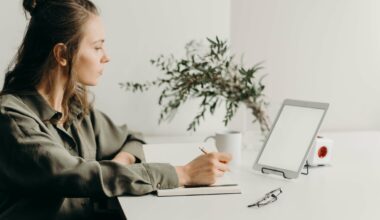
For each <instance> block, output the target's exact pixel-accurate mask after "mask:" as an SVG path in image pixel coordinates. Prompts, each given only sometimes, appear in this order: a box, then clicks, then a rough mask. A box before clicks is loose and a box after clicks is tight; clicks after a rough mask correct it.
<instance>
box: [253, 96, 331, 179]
mask: <svg viewBox="0 0 380 220" xmlns="http://www.w3.org/2000/svg"><path fill="white" fill-rule="evenodd" d="M328 107H329V104H328V103H319V102H308V101H300V100H291V99H286V100H285V101H284V102H283V104H282V106H281V109H280V111H279V112H278V114H277V117H276V120H275V121H274V123H273V126H272V129H271V131H270V133H269V135H268V136H267V138H266V141H265V143H264V146H263V148H262V149H261V151H260V153H259V155H258V157H257V159H256V161H255V164H254V165H253V168H254V169H255V170H258V171H260V172H263V173H273V174H278V175H282V176H283V177H285V178H289V179H293V178H297V177H298V175H299V174H300V172H301V170H302V169H303V167H304V164H305V160H306V158H307V156H308V154H309V152H310V149H311V147H312V145H313V142H314V140H315V138H316V135H317V132H318V130H319V127H320V126H321V123H322V121H323V118H324V117H325V114H326V111H327V109H328Z"/></svg>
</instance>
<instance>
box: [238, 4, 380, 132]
mask: <svg viewBox="0 0 380 220" xmlns="http://www.w3.org/2000/svg"><path fill="white" fill-rule="evenodd" d="M231 17H232V22H231V33H232V44H233V47H234V51H235V52H237V53H241V52H245V60H246V63H247V64H254V63H256V62H258V61H265V63H264V66H265V68H266V69H265V71H264V73H268V74H269V75H268V77H267V78H266V80H265V82H266V84H267V95H268V98H269V101H270V103H271V105H270V111H271V115H272V116H273V115H274V113H275V112H277V110H278V108H279V106H280V104H281V102H282V100H283V99H284V98H297V99H307V100H315V101H324V102H329V103H331V107H330V110H329V112H328V114H327V118H326V121H325V123H324V125H323V129H324V130H369V129H380V116H379V113H380V104H379V100H380V86H379V82H380V66H379V63H380V62H379V61H380V1H378V0H360V1H358V0H334V1H331V0H318V1H315V0H234V1H232V13H231Z"/></svg>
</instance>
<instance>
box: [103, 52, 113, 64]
mask: <svg viewBox="0 0 380 220" xmlns="http://www.w3.org/2000/svg"><path fill="white" fill-rule="evenodd" d="M110 61H111V58H110V57H109V56H108V54H107V53H106V52H104V55H103V57H102V60H101V62H102V63H108V62H110Z"/></svg>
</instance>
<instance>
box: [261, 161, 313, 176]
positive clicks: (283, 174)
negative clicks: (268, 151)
mask: <svg viewBox="0 0 380 220" xmlns="http://www.w3.org/2000/svg"><path fill="white" fill-rule="evenodd" d="M309 166H310V165H309V162H308V161H306V163H305V166H304V168H306V172H304V173H301V174H303V175H308V174H309ZM265 170H269V171H273V172H277V173H281V174H282V176H283V177H284V178H285V179H290V178H288V177H286V176H285V173H284V171H280V170H275V169H271V168H265V167H262V168H261V173H263V174H268V173H265V172H264V171H265Z"/></svg>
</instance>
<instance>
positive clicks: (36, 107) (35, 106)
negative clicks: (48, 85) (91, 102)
mask: <svg viewBox="0 0 380 220" xmlns="http://www.w3.org/2000/svg"><path fill="white" fill-rule="evenodd" d="M20 97H21V99H22V100H23V102H24V103H25V104H26V105H27V106H28V107H29V108H30V109H31V110H32V111H33V112H34V113H35V114H36V115H37V116H38V117H39V118H40V119H41V120H42V121H44V122H46V121H50V122H52V123H54V124H55V123H56V122H58V121H59V119H60V118H61V117H62V113H61V112H58V111H56V110H54V109H53V108H52V107H51V106H50V105H49V104H48V103H47V101H46V100H45V99H44V98H43V97H42V96H41V94H39V93H38V92H37V91H36V90H32V91H25V92H21V93H20ZM69 111H70V112H69V114H70V116H71V117H70V118H71V119H73V116H74V118H79V116H80V115H81V114H82V109H81V107H80V104H79V103H76V102H74V103H72V104H70V108H69Z"/></svg>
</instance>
